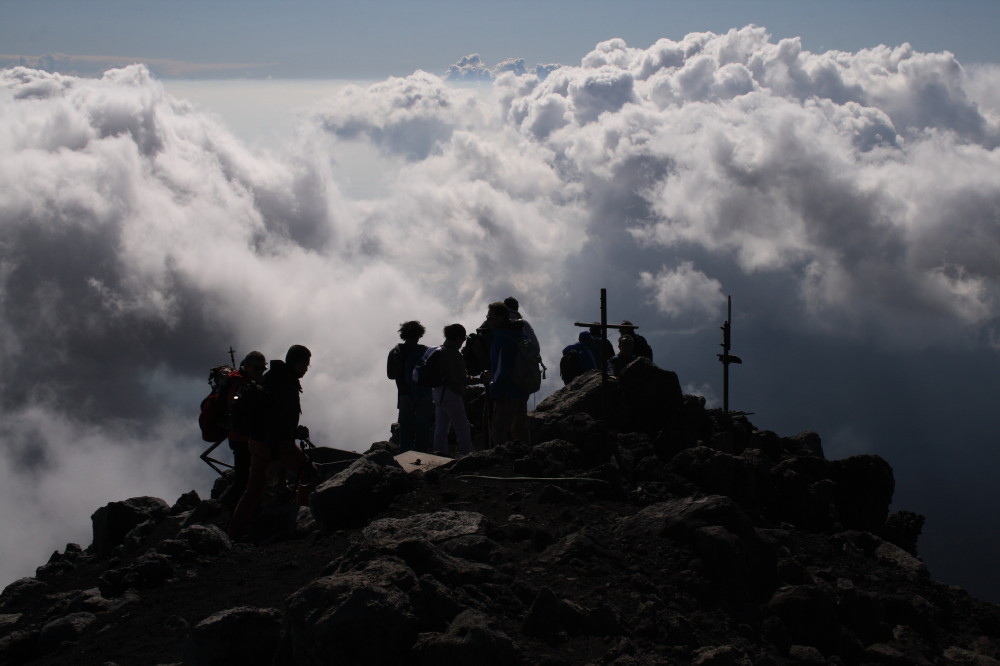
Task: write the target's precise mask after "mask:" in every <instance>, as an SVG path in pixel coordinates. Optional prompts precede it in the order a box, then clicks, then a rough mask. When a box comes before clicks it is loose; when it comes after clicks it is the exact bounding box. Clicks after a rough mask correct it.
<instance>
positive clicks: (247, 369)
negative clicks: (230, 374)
mask: <svg viewBox="0 0 1000 666" xmlns="http://www.w3.org/2000/svg"><path fill="white" fill-rule="evenodd" d="M240 370H241V371H242V372H243V373H244V374H245V375H246V376H247V377H249V378H250V379H253V380H254V381H256V380H258V379H260V378H261V377H262V376H264V371H265V370H267V358H266V357H265V356H264V355H263V354H261V353H260V352H259V351H252V352H250V353H249V354H247V355H246V356H244V357H243V360H242V361H240Z"/></svg>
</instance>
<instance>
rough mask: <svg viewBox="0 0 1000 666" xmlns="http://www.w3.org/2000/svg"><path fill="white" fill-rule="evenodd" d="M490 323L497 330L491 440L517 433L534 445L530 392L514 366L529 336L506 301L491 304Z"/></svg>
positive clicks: (492, 362) (493, 354)
mask: <svg viewBox="0 0 1000 666" xmlns="http://www.w3.org/2000/svg"><path fill="white" fill-rule="evenodd" d="M486 325H487V326H488V327H489V329H490V330H491V331H492V332H493V342H492V344H491V346H490V373H489V377H490V383H489V386H488V387H487V392H488V394H489V396H490V399H491V400H492V401H493V422H492V424H491V427H490V441H491V443H492V444H493V445H494V446H495V445H497V444H502V443H503V442H506V441H507V440H508V439H510V435H513V436H514V438H515V439H517V440H519V441H520V442H521V443H522V444H531V433H530V431H529V430H528V394H527V393H525V392H524V390H523V389H522V388H521V387H519V386H518V385H517V383H516V382H515V381H514V365H515V364H516V356H517V354H519V353H520V352H519V351H518V350H517V345H518V344H519V343H520V341H521V340H523V339H524V338H525V333H524V330H523V325H522V323H521V321H520V320H512V319H511V318H510V311H509V310H508V309H507V306H506V305H504V304H503V303H500V302H496V303H490V305H489V307H488V309H487V313H486Z"/></svg>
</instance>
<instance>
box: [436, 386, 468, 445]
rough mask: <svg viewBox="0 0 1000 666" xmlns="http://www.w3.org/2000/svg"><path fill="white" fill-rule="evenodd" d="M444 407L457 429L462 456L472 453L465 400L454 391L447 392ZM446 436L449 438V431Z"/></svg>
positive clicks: (456, 433) (456, 435) (456, 436)
mask: <svg viewBox="0 0 1000 666" xmlns="http://www.w3.org/2000/svg"><path fill="white" fill-rule="evenodd" d="M442 407H443V408H444V411H445V412H446V413H447V415H448V419H449V420H450V421H451V425H452V427H453V428H454V429H455V439H457V440H458V452H459V453H460V454H462V455H465V454H468V453H472V432H471V429H470V427H469V417H468V415H467V414H466V413H465V400H464V399H463V398H462V396H461V395H459V394H457V393H455V392H454V391H446V396H445V399H444V401H443V404H442ZM445 435H446V436H447V431H446V432H445Z"/></svg>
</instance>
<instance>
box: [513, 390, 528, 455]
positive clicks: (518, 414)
mask: <svg viewBox="0 0 1000 666" xmlns="http://www.w3.org/2000/svg"><path fill="white" fill-rule="evenodd" d="M516 402H517V410H516V411H515V413H514V422H513V424H512V425H511V430H512V431H513V432H512V433H511V434H512V435H513V436H514V437H516V438H517V440H518V441H519V442H521V443H522V444H527V445H528V446H531V429H530V428H529V427H528V399H527V398H525V399H524V400H520V401H516Z"/></svg>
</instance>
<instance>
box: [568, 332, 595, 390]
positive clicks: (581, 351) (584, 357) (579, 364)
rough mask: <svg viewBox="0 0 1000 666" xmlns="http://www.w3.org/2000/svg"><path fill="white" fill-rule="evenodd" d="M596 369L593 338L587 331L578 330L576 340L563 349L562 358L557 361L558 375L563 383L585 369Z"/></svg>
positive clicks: (574, 377) (571, 379)
mask: <svg viewBox="0 0 1000 666" xmlns="http://www.w3.org/2000/svg"><path fill="white" fill-rule="evenodd" d="M596 369H597V358H596V357H595V356H594V338H593V336H591V335H590V333H589V332H587V331H580V335H579V336H577V341H576V342H574V343H573V344H571V345H568V346H567V347H565V348H564V349H563V352H562V360H561V361H560V362H559V376H560V377H562V380H563V384H569V383H570V382H571V381H573V380H574V379H576V378H577V377H579V376H580V375H582V374H583V373H584V372H586V371H587V370H596Z"/></svg>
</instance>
